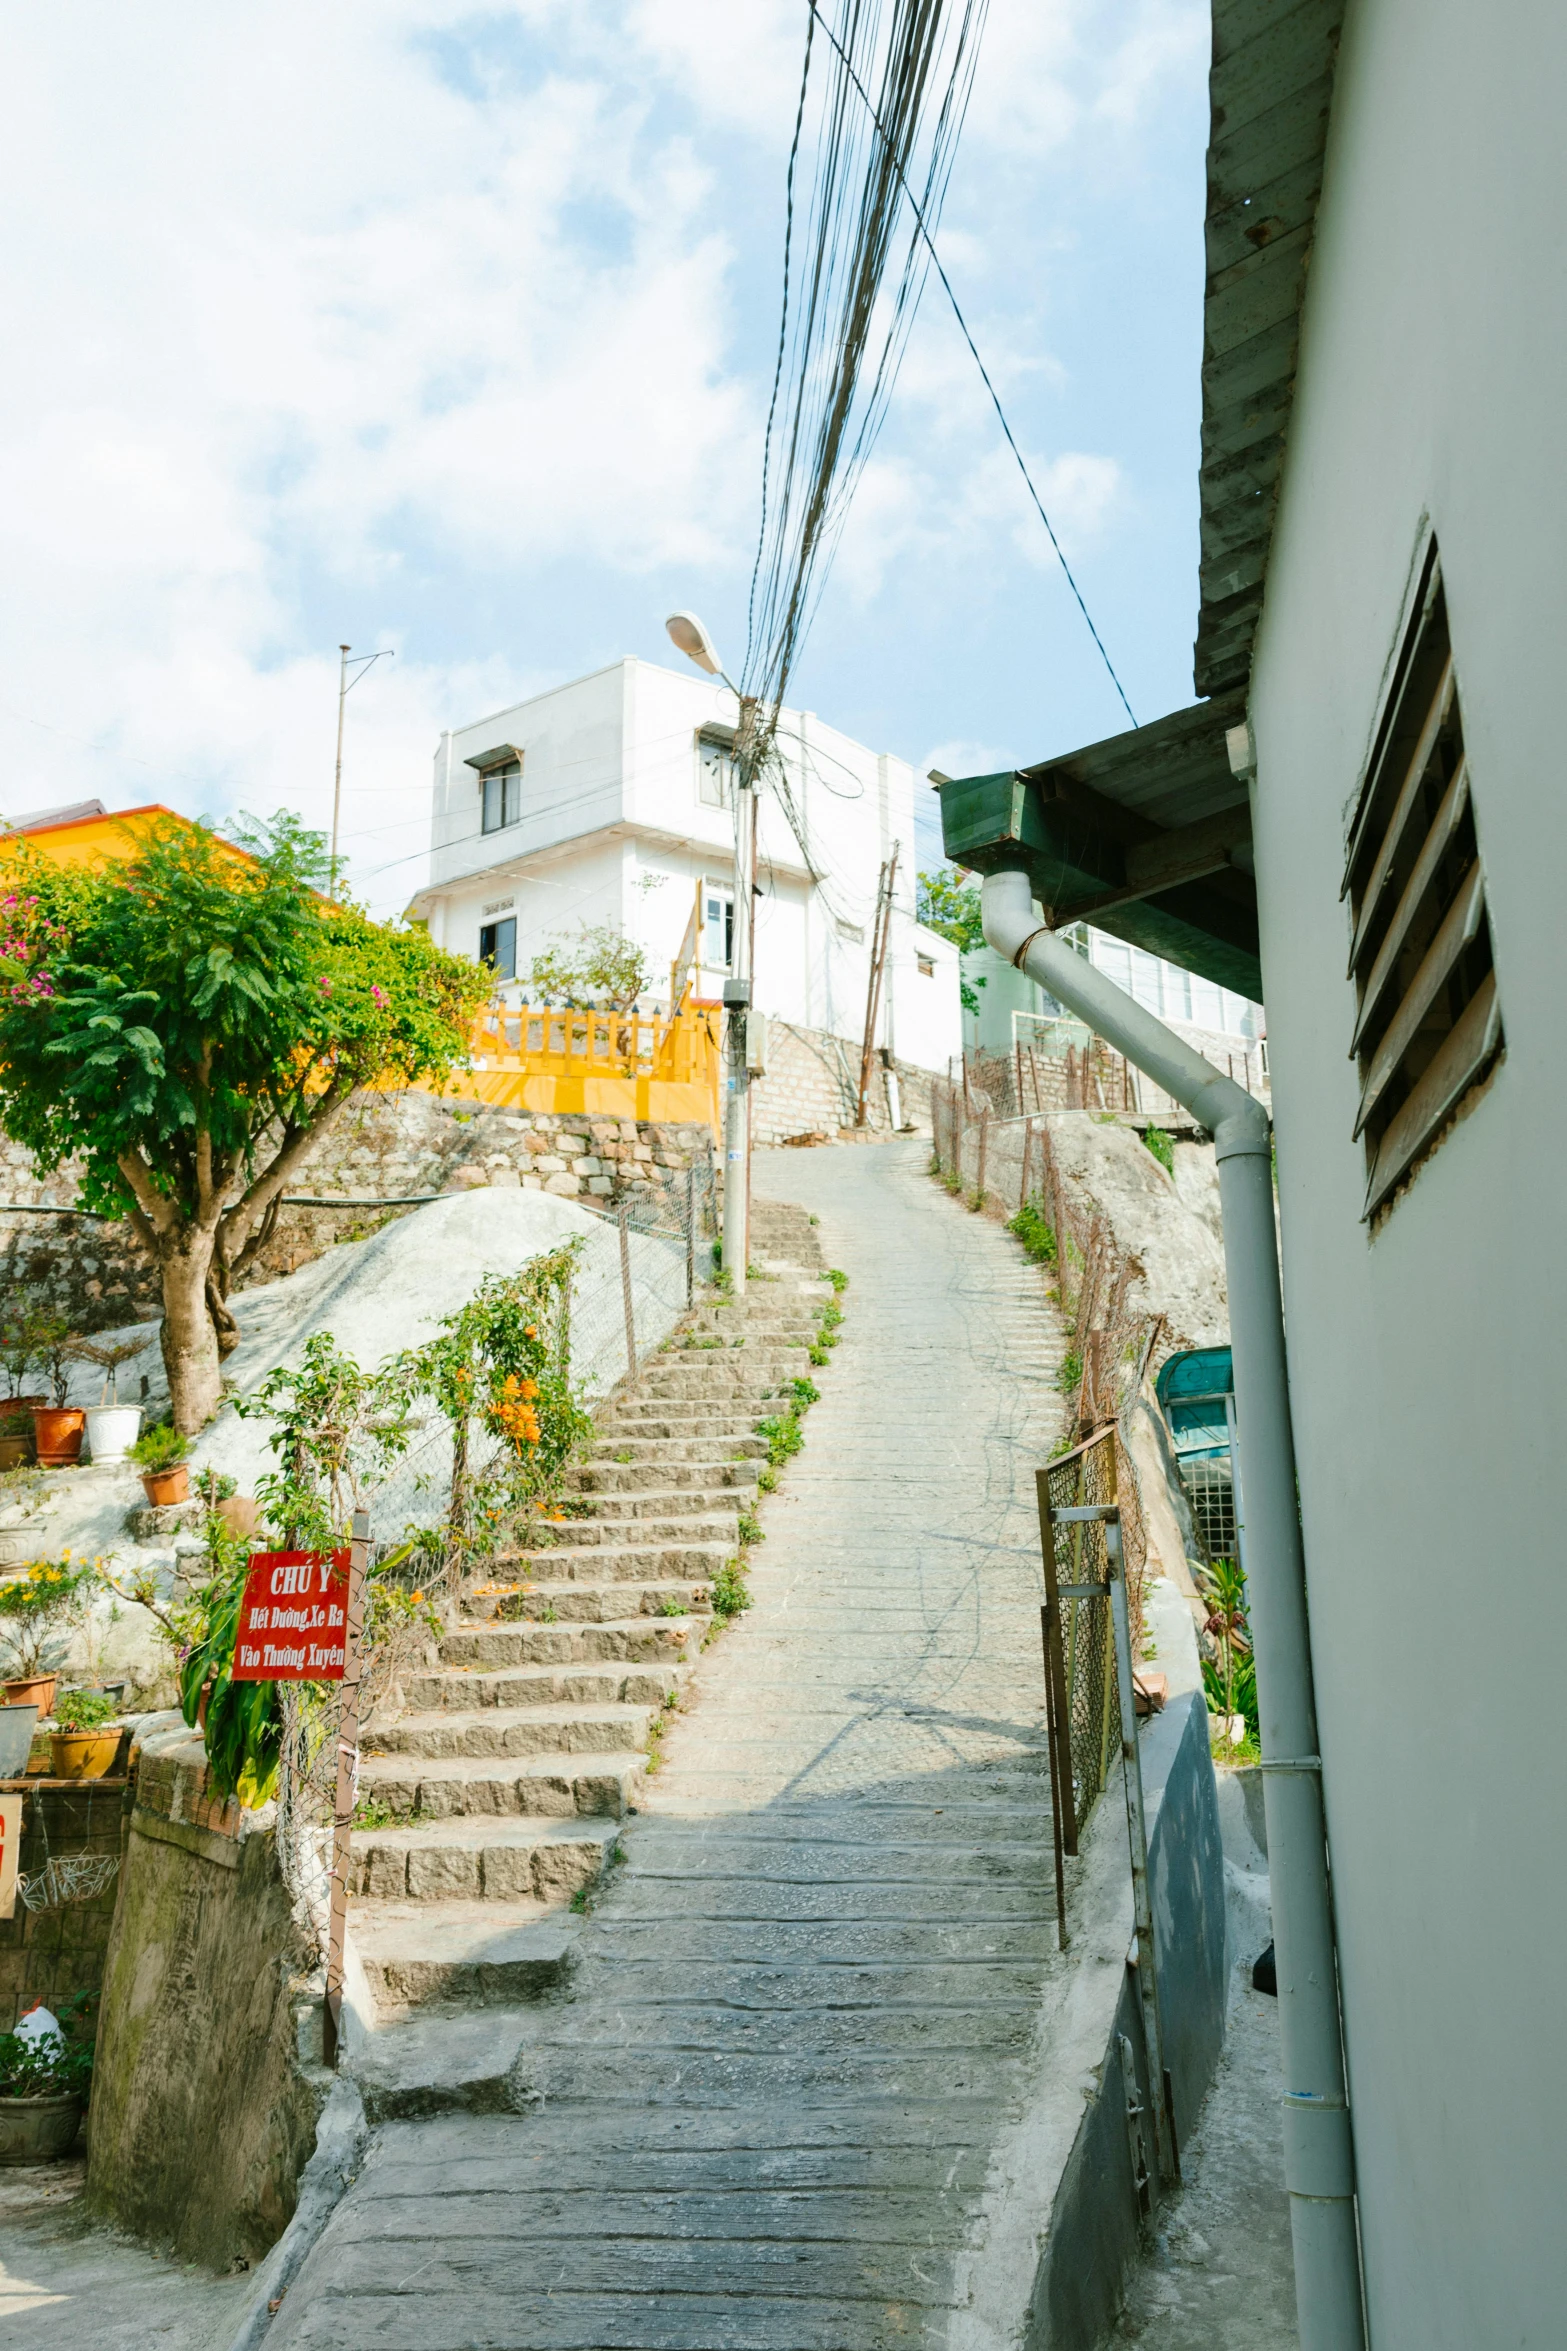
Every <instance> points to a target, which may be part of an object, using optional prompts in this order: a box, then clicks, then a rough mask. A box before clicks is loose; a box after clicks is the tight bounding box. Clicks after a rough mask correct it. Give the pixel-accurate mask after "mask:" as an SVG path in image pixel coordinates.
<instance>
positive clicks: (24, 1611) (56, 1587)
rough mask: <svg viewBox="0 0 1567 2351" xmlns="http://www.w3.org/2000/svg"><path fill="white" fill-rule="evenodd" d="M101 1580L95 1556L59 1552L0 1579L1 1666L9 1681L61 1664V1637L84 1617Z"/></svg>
mask: <svg viewBox="0 0 1567 2351" xmlns="http://www.w3.org/2000/svg"><path fill="white" fill-rule="evenodd" d="M100 1581H101V1568H100V1562H99V1561H98V1560H96V1559H79V1558H78V1557H77V1556H76V1555H75V1553H74V1552H71V1551H62V1552H61V1554H60V1556H59V1557H58V1559H35V1560H34V1561H33V1563H32V1565H31V1567H30V1568H29V1569H28V1571H27V1573H26V1575H24V1576H12V1577H10V1578H9V1579H8V1580H7V1581H6V1582H5V1583H0V1665H3V1667H4V1670H5V1674H6V1678H7V1679H8V1680H10V1681H32V1680H35V1679H36V1678H37V1677H38V1676H39V1675H40V1674H48V1673H54V1672H56V1671H57V1670H58V1668H59V1667H60V1666H61V1665H63V1664H64V1662H65V1653H66V1647H67V1642H66V1635H67V1633H68V1632H69V1630H70V1628H71V1626H72V1625H75V1624H79V1623H80V1622H81V1620H82V1618H83V1617H84V1616H85V1615H86V1613H87V1608H88V1604H89V1602H90V1601H91V1598H92V1595H93V1593H94V1591H95V1590H96V1589H97V1588H98V1585H99V1583H100Z"/></svg>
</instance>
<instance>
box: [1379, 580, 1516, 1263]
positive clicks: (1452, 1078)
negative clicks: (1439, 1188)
mask: <svg viewBox="0 0 1567 2351" xmlns="http://www.w3.org/2000/svg"><path fill="white" fill-rule="evenodd" d="M1344 891H1345V894H1346V895H1347V897H1348V899H1349V903H1350V915H1351V921H1352V925H1353V941H1354V943H1353V946H1352V947H1351V950H1350V959H1349V969H1350V977H1351V978H1352V979H1353V981H1354V983H1355V997H1356V1005H1357V1010H1356V1017H1355V1034H1354V1038H1353V1041H1352V1044H1351V1047H1350V1050H1351V1053H1352V1054H1353V1056H1354V1057H1355V1059H1356V1060H1357V1061H1358V1063H1359V1066H1360V1110H1359V1115H1358V1117H1357V1118H1356V1121H1355V1132H1356V1134H1357V1135H1362V1136H1364V1138H1365V1145H1366V1171H1367V1182H1366V1207H1365V1213H1366V1215H1367V1216H1368V1217H1370V1216H1374V1215H1375V1214H1376V1212H1377V1210H1378V1209H1379V1208H1380V1207H1381V1206H1382V1205H1383V1204H1384V1202H1385V1201H1386V1200H1387V1199H1388V1198H1389V1196H1390V1194H1391V1193H1392V1192H1393V1191H1394V1190H1395V1188H1396V1187H1397V1185H1398V1184H1399V1183H1400V1182H1401V1181H1402V1180H1403V1178H1404V1177H1405V1176H1407V1175H1408V1174H1409V1173H1410V1172H1411V1170H1412V1169H1413V1168H1414V1167H1415V1165H1416V1164H1417V1162H1418V1161H1419V1160H1420V1159H1421V1158H1422V1157H1423V1156H1424V1155H1425V1154H1426V1153H1427V1152H1428V1151H1429V1150H1430V1149H1431V1148H1432V1146H1433V1145H1434V1144H1435V1143H1436V1142H1437V1140H1438V1139H1439V1138H1440V1136H1441V1134H1442V1130H1443V1128H1444V1127H1445V1126H1446V1124H1447V1121H1448V1120H1449V1119H1450V1118H1451V1116H1452V1114H1453V1112H1454V1111H1455V1110H1456V1109H1457V1107H1458V1105H1459V1103H1460V1102H1461V1101H1462V1100H1463V1098H1464V1096H1465V1094H1466V1093H1467V1092H1468V1091H1469V1089H1470V1087H1472V1086H1473V1085H1475V1084H1476V1083H1477V1082H1478V1081H1479V1080H1480V1079H1481V1078H1482V1077H1483V1076H1484V1075H1485V1073H1486V1071H1487V1069H1488V1068H1489V1067H1490V1065H1491V1063H1492V1062H1493V1061H1494V1060H1495V1058H1496V1056H1497V1054H1498V1053H1499V1052H1500V1051H1501V1048H1502V1013H1501V1006H1500V1004H1499V1003H1498V1001H1497V994H1496V974H1495V972H1494V970H1493V968H1492V962H1491V926H1490V920H1489V917H1488V915H1487V913H1486V904H1485V877H1484V874H1483V872H1482V870H1481V865H1480V852H1479V847H1478V844H1477V843H1476V840H1475V824H1474V808H1473V803H1472V800H1471V796H1470V788H1469V768H1468V763H1467V761H1466V759H1465V757H1464V728H1463V716H1462V713H1461V710H1460V708H1459V699H1458V682H1457V679H1456V678H1455V676H1454V674H1453V652H1452V645H1451V643H1450V641H1449V637H1448V630H1447V603H1446V599H1445V597H1444V595H1443V592H1442V573H1441V566H1440V564H1439V562H1438V560H1437V554H1436V549H1435V546H1434V545H1433V547H1432V549H1431V553H1430V555H1429V557H1428V558H1427V563H1426V574H1425V579H1424V582H1423V585H1422V592H1421V596H1420V599H1419V602H1418V605H1417V607H1416V611H1415V617H1414V620H1413V621H1412V623H1411V625H1410V629H1409V633H1408V635H1407V636H1406V638H1405V641H1404V645H1403V648H1402V651H1401V653H1400V656H1399V663H1398V668H1397V671H1396V672H1395V676H1394V681H1393V689H1392V692H1391V693H1390V695H1389V697H1388V702H1387V707H1386V710H1385V712H1384V714H1383V718H1382V724H1381V726H1380V728H1379V730H1378V734H1377V741H1376V746H1375V748H1374V750H1373V753H1372V757H1371V765H1370V768H1369V770H1368V772H1367V776H1366V783H1365V789H1364V791H1363V792H1362V794H1361V799H1360V806H1359V809H1358V811H1357V813H1356V817H1355V823H1354V827H1353V830H1352V832H1351V835H1350V843H1349V857H1348V861H1347V863H1346V866H1345V871H1344Z"/></svg>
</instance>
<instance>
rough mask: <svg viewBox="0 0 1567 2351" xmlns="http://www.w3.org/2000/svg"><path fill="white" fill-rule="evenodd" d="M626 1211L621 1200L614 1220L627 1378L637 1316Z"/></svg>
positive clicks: (634, 1364)
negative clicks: (618, 1249) (618, 1235)
mask: <svg viewBox="0 0 1567 2351" xmlns="http://www.w3.org/2000/svg"><path fill="white" fill-rule="evenodd" d="M627 1213H628V1212H627V1209H626V1206H625V1203H624V1202H622V1203H621V1206H620V1207H619V1209H618V1210H617V1211H616V1216H615V1221H616V1223H617V1224H618V1225H619V1227H620V1295H621V1300H622V1302H623V1304H624V1306H625V1309H626V1373H627V1377H628V1378H629V1377H630V1375H631V1374H632V1373H633V1372H634V1371H635V1370H636V1368H637V1318H636V1314H635V1312H634V1310H633V1308H632V1303H631V1227H630V1225H629V1223H628V1222H627Z"/></svg>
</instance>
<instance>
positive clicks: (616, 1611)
mask: <svg viewBox="0 0 1567 2351" xmlns="http://www.w3.org/2000/svg"><path fill="white" fill-rule="evenodd" d="M690 1548H693V1549H694V1548H695V1546H694V1545H693V1546H690ZM734 1556H735V1554H734V1553H733V1551H727V1552H726V1551H724V1550H722V1549H721V1548H720V1549H719V1550H717V1551H715V1552H714V1553H713V1554H712V1555H711V1556H710V1559H709V1563H708V1566H707V1569H706V1572H704V1573H700V1574H695V1575H679V1574H662V1575H661V1574H649V1575H647V1576H646V1577H645V1578H644V1577H642V1576H640V1575H638V1576H636V1577H635V1578H633V1577H631V1576H628V1577H627V1578H626V1580H624V1581H616V1580H613V1579H612V1580H610V1581H608V1582H604V1583H595V1582H593V1581H592V1580H591V1577H590V1573H589V1569H588V1566H586V1565H585V1567H584V1572H583V1576H582V1579H581V1581H580V1582H571V1583H567V1582H564V1581H562V1582H541V1583H540V1584H539V1585H538V1586H537V1587H536V1589H535V1590H534V1591H532V1592H530V1593H525V1594H524V1595H523V1598H522V1601H521V1604H520V1605H519V1606H518V1607H517V1609H516V1611H515V1616H514V1621H515V1622H517V1623H519V1624H527V1625H537V1626H540V1627H544V1628H547V1627H549V1626H551V1625H573V1624H578V1625H582V1624H593V1625H599V1624H605V1625H612V1624H619V1623H620V1622H621V1621H622V1620H623V1619H624V1618H626V1617H628V1616H640V1617H645V1618H651V1619H653V1620H655V1621H658V1620H663V1621H666V1622H669V1623H679V1622H680V1621H681V1620H682V1619H684V1618H686V1617H690V1616H701V1617H705V1616H707V1615H708V1613H709V1606H708V1592H709V1589H710V1587H711V1585H712V1581H713V1578H714V1576H716V1575H717V1574H718V1573H719V1571H720V1569H721V1568H723V1567H724V1565H725V1564H726V1562H727V1561H728V1560H730V1559H732V1558H733V1557H734ZM523 1609H526V1610H527V1611H528V1613H527V1614H526V1615H524V1614H523V1613H522V1611H523ZM549 1611H553V1613H552V1614H551V1613H547V1612H549Z"/></svg>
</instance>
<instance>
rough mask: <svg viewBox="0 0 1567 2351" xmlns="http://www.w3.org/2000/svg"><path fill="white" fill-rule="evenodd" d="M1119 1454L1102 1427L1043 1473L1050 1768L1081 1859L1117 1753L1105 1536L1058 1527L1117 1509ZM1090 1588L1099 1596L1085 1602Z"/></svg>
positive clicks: (1068, 1838)
mask: <svg viewBox="0 0 1567 2351" xmlns="http://www.w3.org/2000/svg"><path fill="white" fill-rule="evenodd" d="M1116 1455H1117V1443H1116V1435H1115V1431H1114V1430H1113V1429H1105V1430H1102V1431H1101V1432H1100V1433H1099V1435H1098V1436H1096V1437H1093V1438H1091V1439H1090V1440H1089V1441H1088V1442H1087V1443H1086V1444H1083V1445H1077V1446H1074V1447H1073V1449H1072V1451H1071V1452H1070V1453H1064V1454H1061V1455H1059V1456H1058V1457H1057V1459H1056V1460H1054V1461H1052V1462H1051V1463H1050V1464H1049V1465H1048V1467H1047V1468H1045V1469H1043V1470H1041V1471H1040V1472H1039V1530H1040V1541H1041V1545H1042V1548H1043V1554H1044V1569H1045V1607H1044V1639H1045V1671H1046V1676H1047V1686H1048V1692H1049V1697H1050V1701H1051V1703H1050V1705H1049V1708H1048V1710H1047V1711H1048V1714H1049V1717H1050V1721H1051V1768H1052V1774H1053V1777H1054V1780H1055V1788H1056V1803H1057V1805H1058V1808H1059V1826H1060V1832H1061V1837H1062V1843H1063V1848H1064V1850H1065V1851H1066V1852H1068V1853H1075V1852H1076V1851H1077V1848H1078V1838H1079V1837H1080V1835H1081V1833H1082V1830H1083V1828H1084V1827H1085V1825H1086V1824H1087V1820H1088V1816H1089V1814H1090V1813H1091V1812H1092V1810H1093V1808H1094V1805H1095V1803H1096V1801H1097V1800H1098V1798H1099V1796H1100V1794H1101V1793H1102V1791H1103V1789H1104V1786H1105V1782H1106V1780H1107V1779H1108V1777H1109V1773H1110V1765H1111V1762H1112V1760H1113V1758H1114V1757H1115V1755H1116V1754H1117V1753H1118V1752H1119V1747H1120V1727H1119V1719H1118V1715H1117V1701H1116V1678H1115V1631H1114V1626H1113V1624H1112V1622H1111V1616H1110V1563H1109V1556H1108V1553H1107V1550H1106V1546H1105V1530H1104V1527H1103V1525H1102V1524H1101V1523H1098V1522H1095V1521H1093V1520H1087V1521H1085V1520H1081V1519H1069V1520H1063V1519H1061V1518H1059V1517H1058V1516H1057V1513H1058V1512H1060V1511H1062V1510H1069V1509H1080V1508H1083V1507H1085V1506H1095V1505H1100V1506H1102V1505H1104V1504H1114V1503H1115V1502H1116V1501H1117V1498H1118V1495H1117V1489H1118V1486H1119V1484H1120V1479H1119V1477H1118V1474H1117V1460H1116ZM1127 1482H1128V1483H1130V1482H1131V1481H1130V1480H1128V1481H1127ZM1128 1584H1130V1576H1128ZM1086 1585H1097V1586H1100V1587H1102V1588H1101V1590H1099V1591H1097V1592H1095V1593H1094V1595H1093V1596H1092V1597H1083V1596H1082V1588H1083V1587H1084V1586H1086ZM1063 1587H1067V1588H1068V1589H1067V1591H1065V1592H1063Z"/></svg>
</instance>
